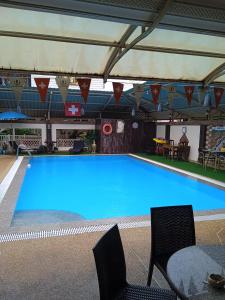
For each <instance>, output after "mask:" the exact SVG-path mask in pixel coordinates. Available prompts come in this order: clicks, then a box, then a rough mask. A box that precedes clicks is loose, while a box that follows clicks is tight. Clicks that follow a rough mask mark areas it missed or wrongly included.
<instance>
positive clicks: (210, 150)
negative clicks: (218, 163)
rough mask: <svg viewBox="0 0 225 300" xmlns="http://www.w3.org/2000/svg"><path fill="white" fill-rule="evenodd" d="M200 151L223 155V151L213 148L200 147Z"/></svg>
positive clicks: (224, 153)
mask: <svg viewBox="0 0 225 300" xmlns="http://www.w3.org/2000/svg"><path fill="white" fill-rule="evenodd" d="M201 151H202V152H205V153H212V154H217V155H225V152H224V151H216V150H213V149H202V150H201Z"/></svg>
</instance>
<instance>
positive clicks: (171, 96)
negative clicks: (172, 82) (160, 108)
mask: <svg viewBox="0 0 225 300" xmlns="http://www.w3.org/2000/svg"><path fill="white" fill-rule="evenodd" d="M163 89H164V90H166V91H167V92H168V104H169V108H172V106H173V101H174V98H175V97H177V96H178V94H177V91H176V87H175V86H164V87H163Z"/></svg>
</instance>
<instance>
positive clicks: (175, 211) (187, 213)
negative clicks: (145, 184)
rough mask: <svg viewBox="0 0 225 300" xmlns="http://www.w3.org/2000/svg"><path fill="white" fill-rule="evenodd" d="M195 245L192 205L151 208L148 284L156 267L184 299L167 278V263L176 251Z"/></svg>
mask: <svg viewBox="0 0 225 300" xmlns="http://www.w3.org/2000/svg"><path fill="white" fill-rule="evenodd" d="M195 244H196V240H195V225H194V216H193V209H192V206H191V205H182V206H167V207H154V208H151V257H150V264H149V274H148V282H147V284H148V285H149V286H150V285H151V280H152V273H153V268H154V265H155V266H156V267H157V268H158V269H159V270H160V271H161V273H162V274H163V275H164V277H165V279H166V280H167V281H168V283H169V284H170V286H171V288H172V289H174V290H175V291H176V293H177V294H178V295H179V296H180V297H181V298H182V295H180V294H179V291H177V290H176V289H175V288H174V286H173V285H172V284H171V282H170V281H169V278H168V277H167V273H166V267H167V262H168V260H169V258H170V256H171V255H172V254H174V253H175V252H176V251H178V250H180V249H182V248H185V247H189V246H193V245H195Z"/></svg>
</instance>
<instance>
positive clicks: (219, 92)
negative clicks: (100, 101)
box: [9, 76, 224, 116]
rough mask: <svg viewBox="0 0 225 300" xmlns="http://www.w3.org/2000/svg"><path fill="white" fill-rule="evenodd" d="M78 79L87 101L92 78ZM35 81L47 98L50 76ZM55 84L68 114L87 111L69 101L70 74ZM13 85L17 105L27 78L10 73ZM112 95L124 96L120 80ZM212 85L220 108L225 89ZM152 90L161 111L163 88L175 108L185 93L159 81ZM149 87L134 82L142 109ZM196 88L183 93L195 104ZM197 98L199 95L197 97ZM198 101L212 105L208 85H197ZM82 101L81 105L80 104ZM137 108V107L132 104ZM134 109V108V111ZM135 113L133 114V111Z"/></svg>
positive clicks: (169, 103) (114, 84)
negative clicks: (142, 102)
mask: <svg viewBox="0 0 225 300" xmlns="http://www.w3.org/2000/svg"><path fill="white" fill-rule="evenodd" d="M76 80H77V83H78V86H79V88H80V93H81V96H82V98H83V101H84V104H87V102H88V96H89V91H90V85H91V79H90V78H77V79H76ZM34 81H35V84H36V86H37V90H38V92H39V95H40V101H41V102H45V101H46V98H47V95H48V88H49V83H50V78H42V77H35V78H34ZM55 81H56V84H57V86H58V88H59V91H60V94H61V97H62V101H63V103H64V107H65V115H67V116H81V115H83V114H84V108H83V107H82V106H81V104H80V103H74V102H67V96H68V89H69V86H70V83H71V78H70V77H68V76H57V77H56V78H55ZM9 82H10V87H11V89H12V91H13V92H14V94H15V100H16V102H17V106H18V105H19V102H20V100H21V97H22V92H23V89H24V88H25V87H26V86H27V78H24V77H11V78H9ZM112 87H113V95H114V99H115V102H116V105H119V104H120V100H121V97H122V95H123V90H124V84H123V83H120V82H112ZM211 89H213V95H214V99H215V107H216V108H218V106H219V105H220V102H221V99H222V97H223V95H224V89H223V88H219V87H214V88H211ZM147 90H149V94H151V101H152V104H153V105H154V108H155V110H157V111H162V109H163V105H162V103H161V102H160V93H161V91H162V90H166V91H167V99H168V107H169V109H171V108H172V106H173V102H174V99H175V98H176V97H180V96H182V93H178V92H177V89H176V87H174V86H172V85H164V86H163V85H160V84H150V85H149V87H148V88H147ZM145 91H146V85H144V84H137V83H134V84H133V93H132V95H133V97H134V99H135V102H136V107H137V109H139V106H140V104H141V101H142V99H143V96H144V93H145ZM194 92H195V86H193V85H187V86H184V96H185V97H186V99H187V103H188V105H189V106H191V104H192V100H193V94H194ZM195 101H196V99H195ZM197 101H198V102H199V104H201V105H203V106H210V105H211V93H210V88H208V87H198V88H197ZM78 104H79V105H78ZM133 109H134V108H133ZM134 113H135V111H134ZM134 113H133V114H134Z"/></svg>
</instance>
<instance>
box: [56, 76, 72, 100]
mask: <svg viewBox="0 0 225 300" xmlns="http://www.w3.org/2000/svg"><path fill="white" fill-rule="evenodd" d="M55 81H56V83H57V85H58V88H59V90H60V93H61V96H62V99H63V103H65V102H66V98H67V94H68V88H69V85H70V77H65V76H57V77H56V79H55Z"/></svg>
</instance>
